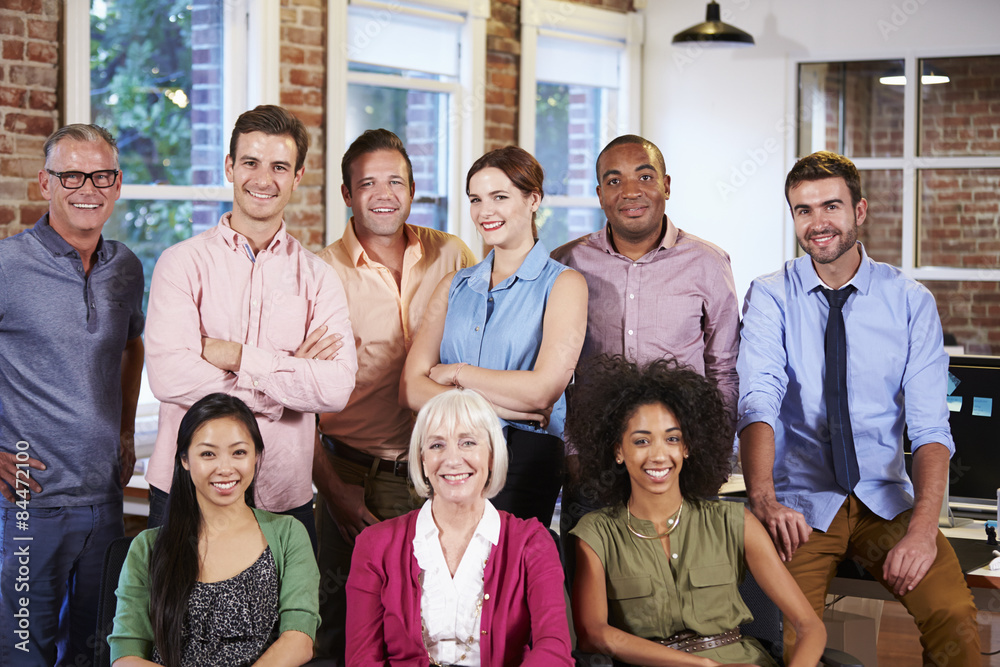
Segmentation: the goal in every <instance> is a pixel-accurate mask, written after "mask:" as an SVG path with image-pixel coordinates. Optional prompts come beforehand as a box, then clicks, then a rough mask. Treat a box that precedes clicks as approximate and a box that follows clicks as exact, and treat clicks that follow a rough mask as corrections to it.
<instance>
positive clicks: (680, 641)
mask: <svg viewBox="0 0 1000 667" xmlns="http://www.w3.org/2000/svg"><path fill="white" fill-rule="evenodd" d="M741 637H742V635H741V634H740V629H739V628H733V629H732V630H728V631H726V632H720V633H719V634H717V635H699V634H698V633H697V632H695V631H694V630H681V631H680V632H678V633H677V634H675V635H671V636H670V637H667V638H666V639H661V640H659V641H660V643H661V644H663V645H664V646H666V647H668V648H673V649H677V650H678V651H684V652H685V653H694V652H695V651H706V650H708V649H710V648H718V647H720V646H728V645H729V644H735V643H736V642H738V641H739V640H740V638H741Z"/></svg>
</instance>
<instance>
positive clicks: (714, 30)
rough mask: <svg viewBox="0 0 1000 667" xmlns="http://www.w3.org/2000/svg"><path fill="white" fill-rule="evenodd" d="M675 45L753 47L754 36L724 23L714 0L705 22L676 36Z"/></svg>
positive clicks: (706, 12)
mask: <svg viewBox="0 0 1000 667" xmlns="http://www.w3.org/2000/svg"><path fill="white" fill-rule="evenodd" d="M672 43H673V44H691V43H697V44H700V45H701V46H707V47H734V46H735V47H742V46H753V45H754V41H753V35H751V34H750V33H748V32H743V31H742V30H740V29H739V28H737V27H736V26H732V25H729V24H728V23H723V22H722V19H721V12H720V10H719V3H718V2H715V0H712V1H711V2H709V3H708V8H707V9H706V11H705V22H704V23H699V24H698V25H695V26H691V27H690V28H688V29H687V30H682V31H681V32H679V33H677V34H676V35H674V39H673V42H672Z"/></svg>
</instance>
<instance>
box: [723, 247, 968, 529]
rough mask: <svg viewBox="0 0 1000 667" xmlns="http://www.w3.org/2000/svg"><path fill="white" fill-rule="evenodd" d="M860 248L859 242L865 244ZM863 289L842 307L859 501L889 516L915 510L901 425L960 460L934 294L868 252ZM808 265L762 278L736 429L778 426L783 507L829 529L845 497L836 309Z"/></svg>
mask: <svg viewBox="0 0 1000 667" xmlns="http://www.w3.org/2000/svg"><path fill="white" fill-rule="evenodd" d="M859 245H860V244H859ZM861 254H862V259H861V267H860V268H859V269H858V272H857V273H856V274H855V276H854V278H853V279H852V280H851V284H853V285H854V286H855V287H856V288H857V289H856V291H855V292H854V294H852V295H851V296H850V297H849V298H848V299H847V303H846V304H845V306H844V321H845V326H846V331H847V391H848V404H849V406H850V412H851V427H852V429H853V431H854V443H855V447H856V449H857V453H858V465H859V468H860V472H861V481H860V482H859V483H858V485H857V486H856V487H855V489H854V494H855V495H856V496H857V497H858V499H859V500H861V502H863V503H864V504H865V505H866V506H867V507H868V508H869V509H871V510H872V511H873V512H875V513H876V514H878V515H879V516H880V517H883V518H885V519H891V518H893V517H895V516H896V515H897V514H899V513H900V512H902V511H904V510H906V509H909V508H910V507H912V506H913V485H912V484H911V483H910V479H909V477H907V475H906V470H905V467H904V464H903V445H902V440H903V426H904V424H905V425H906V427H907V429H908V435H909V437H910V439H911V441H912V442H913V448H914V449H916V448H917V447H919V446H921V445H925V444H927V443H930V442H938V443H941V444H943V445H945V446H946V447H948V449H949V450H950V451H951V452H952V453H954V451H955V445H954V442H953V440H952V437H951V429H950V428H949V425H948V408H947V404H946V398H945V397H946V396H947V376H948V355H947V354H946V353H945V351H944V347H943V337H942V333H941V321H940V319H939V318H938V312H937V308H936V306H935V303H934V297H933V296H932V295H931V293H930V292H929V291H928V290H927V288H925V287H924V286H923V285H921V284H920V283H918V282H916V281H915V280H912V279H911V278H908V277H906V276H905V275H904V274H903V273H902V272H901V271H900V270H899V269H897V268H895V267H893V266H889V265H888V264H882V263H879V262H875V261H872V260H871V259H869V258H868V255H867V253H865V252H864V247H861ZM821 286H822V282H821V281H820V278H819V276H818V275H817V274H816V270H815V268H814V267H813V264H812V259H811V258H810V257H800V258H798V259H795V260H792V261H790V262H787V263H786V264H785V267H784V268H783V269H782V270H780V271H776V272H775V273H770V274H767V275H765V276H761V277H760V278H757V279H756V280H754V281H753V283H752V284H751V286H750V290H749V291H748V292H747V296H746V300H745V303H744V306H743V325H742V330H741V341H740V354H739V358H738V360H737V364H736V367H737V370H738V372H739V376H740V401H739V424H738V428H739V429H740V430H742V429H743V428H744V427H746V426H747V425H749V424H751V423H753V422H764V423H766V424H769V425H770V426H771V427H772V428H774V436H775V456H774V487H775V492H776V494H777V498H778V501H779V502H781V503H782V504H784V505H786V506H788V507H791V508H793V509H795V510H798V511H799V512H802V514H803V515H804V516H805V519H806V522H807V523H808V524H809V525H810V526H812V527H813V528H816V529H819V530H826V529H827V528H829V526H830V522H831V521H833V517H834V515H835V514H836V513H837V510H838V509H840V506H841V505H842V504H843V502H844V500H845V498H846V497H847V496H846V494H845V493H844V491H843V489H841V488H840V487H839V486H838V485H837V483H836V481H835V479H834V473H833V462H832V460H831V454H830V437H829V430H828V427H827V420H826V403H825V400H824V398H823V374H824V372H825V366H826V362H825V353H824V332H825V331H826V320H827V316H828V315H829V312H830V307H829V305H828V304H827V301H826V299H825V298H824V297H823V294H822V293H821V291H820V287H821Z"/></svg>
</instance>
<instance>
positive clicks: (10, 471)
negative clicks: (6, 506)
mask: <svg viewBox="0 0 1000 667" xmlns="http://www.w3.org/2000/svg"><path fill="white" fill-rule="evenodd" d="M18 463H20V464H21V465H22V466H24V465H27V466H28V467H27V468H25V467H21V468H19V467H18V466H17V464H18ZM30 468H34V469H35V470H45V469H46V468H45V464H44V463H42V462H41V461H39V460H38V459H30V458H29V459H25V460H23V461H18V460H17V457H16V456H15V455H14V454H8V453H6V452H0V480H2V481H3V482H5V483H2V484H0V493H2V494H3V497H4V498H6V499H7V500H9V501H10V502H12V503H16V502H17V501H18V500H30V499H31V494H32V493H41V492H42V485H41V484H39V483H38V481H37V480H36V479H35V478H34V477H32V476H31V470H30ZM17 491H22V495H17Z"/></svg>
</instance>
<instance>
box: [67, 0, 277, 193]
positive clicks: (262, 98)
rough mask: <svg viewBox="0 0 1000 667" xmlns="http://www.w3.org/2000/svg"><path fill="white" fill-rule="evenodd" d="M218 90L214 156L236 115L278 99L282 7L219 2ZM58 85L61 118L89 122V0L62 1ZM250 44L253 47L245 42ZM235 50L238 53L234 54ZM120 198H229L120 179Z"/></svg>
mask: <svg viewBox="0 0 1000 667" xmlns="http://www.w3.org/2000/svg"><path fill="white" fill-rule="evenodd" d="M222 6H223V10H224V12H225V14H224V18H223V21H224V25H223V39H224V42H223V53H224V54H226V56H225V58H224V62H223V81H224V84H223V85H224V90H225V94H224V95H223V114H222V116H223V117H222V126H223V131H222V133H221V134H222V138H223V145H222V146H220V151H221V152H220V153H219V159H220V160H222V159H223V156H224V155H225V154H226V153H227V152H228V150H229V146H228V144H229V138H228V137H229V134H228V131H229V130H230V129H231V128H232V127H233V125H235V123H236V118H237V117H238V116H239V115H240V114H241V113H243V112H244V111H245V110H246V109H249V108H251V107H253V106H257V105H258V104H279V103H280V92H279V91H280V63H281V60H280V52H281V30H280V24H281V7H280V6H279V4H278V3H274V2H269V1H268V0H226V2H223V3H222ZM65 11H66V15H65V21H64V33H63V37H64V39H65V44H66V58H65V61H64V62H65V67H64V68H63V86H64V90H65V98H66V123H90V122H91V115H90V1H89V0H85V1H84V2H70V3H67V4H66V9H65ZM251 44H252V45H254V46H253V48H251V47H250V45H251ZM234 54H240V55H239V56H237V55H234ZM121 199H124V200H131V199H143V200H146V199H156V200H166V201H218V202H227V203H228V202H232V200H233V189H232V186H227V185H225V184H223V185H217V186H205V185H168V184H163V185H159V184H157V185H149V184H137V183H129V182H128V175H127V174H126V175H125V180H124V182H123V183H122V194H121Z"/></svg>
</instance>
